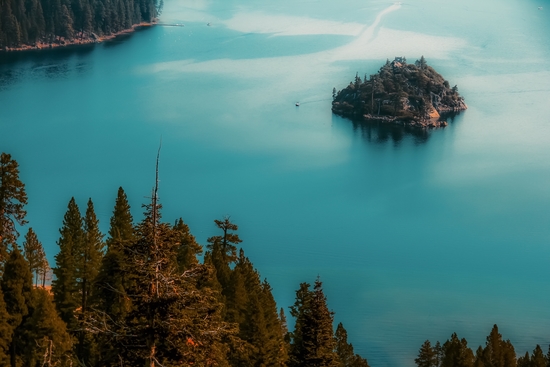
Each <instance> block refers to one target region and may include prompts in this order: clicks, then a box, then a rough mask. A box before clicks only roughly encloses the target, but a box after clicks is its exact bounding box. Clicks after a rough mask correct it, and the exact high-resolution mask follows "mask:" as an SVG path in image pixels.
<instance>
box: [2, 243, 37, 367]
mask: <svg viewBox="0 0 550 367" xmlns="http://www.w3.org/2000/svg"><path fill="white" fill-rule="evenodd" d="M1 288H2V293H3V294H4V302H5V304H6V311H7V313H8V314H9V317H8V322H9V325H10V327H11V330H12V341H11V344H10V365H11V366H12V367H16V366H19V365H20V364H22V363H23V364H24V360H23V353H24V346H25V341H26V339H25V337H24V327H23V326H24V323H25V321H26V320H27V318H28V317H29V314H30V312H31V310H32V308H33V298H32V274H31V272H30V270H29V264H28V263H27V261H26V260H25V258H24V257H23V255H21V253H20V252H19V249H18V248H17V247H15V248H14V249H13V250H12V251H11V253H10V255H9V257H8V259H7V260H6V263H5V267H4V274H3V276H2V283H1Z"/></svg>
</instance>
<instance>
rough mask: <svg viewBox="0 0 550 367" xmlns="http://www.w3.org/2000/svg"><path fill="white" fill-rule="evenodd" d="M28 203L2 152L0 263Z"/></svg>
mask: <svg viewBox="0 0 550 367" xmlns="http://www.w3.org/2000/svg"><path fill="white" fill-rule="evenodd" d="M5 3H9V2H4V4H5ZM4 14H5V13H4ZM0 16H2V15H0ZM26 204H27V193H26V192H25V185H24V184H23V182H21V180H20V179H19V165H18V163H17V161H15V160H14V159H12V158H11V155H9V154H6V153H2V154H1V155H0V264H1V263H3V262H4V261H5V260H6V258H7V255H8V250H9V249H10V247H15V246H17V244H16V240H17V238H18V237H19V233H18V232H17V228H16V224H19V225H25V224H26V223H27V221H26V220H25V216H26V215H27V212H26V211H25V210H24V207H25V205H26Z"/></svg>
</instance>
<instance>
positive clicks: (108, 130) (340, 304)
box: [0, 0, 550, 366]
mask: <svg viewBox="0 0 550 367" xmlns="http://www.w3.org/2000/svg"><path fill="white" fill-rule="evenodd" d="M538 6H543V10H542V11H541V10H538V9H537V7H538ZM161 23H164V24H165V25H160V26H156V27H153V28H151V29H145V30H141V31H139V32H136V33H135V34H133V35H131V36H129V37H124V38H121V39H117V40H116V41H114V42H110V43H105V44H101V45H92V46H89V47H81V48H67V49H63V50H52V51H43V52H25V53H16V54H1V55H0V150H1V151H4V152H8V153H11V154H12V156H13V157H14V158H15V159H16V160H17V161H18V162H19V164H20V169H21V178H22V180H23V181H24V182H25V183H26V185H27V193H28V195H29V205H28V206H27V210H28V213H29V215H28V219H29V221H30V226H32V227H33V229H35V231H36V232H37V234H38V236H39V238H40V240H41V241H42V242H43V244H44V245H45V247H46V250H47V252H48V256H49V258H50V261H51V262H52V263H53V255H54V254H55V253H56V251H57V248H56V244H55V242H56V240H57V239H58V236H59V235H58V232H57V229H58V228H59V227H60V226H61V222H62V218H63V214H64V212H65V209H66V205H67V203H68V201H69V199H70V198H71V196H75V198H76V199H77V202H78V203H79V205H80V206H81V209H82V210H84V207H85V204H86V200H87V199H88V197H91V198H92V199H93V200H94V203H95V206H96V211H97V213H98V216H99V218H100V220H101V221H102V228H103V229H104V230H105V231H106V230H107V227H108V222H109V218H110V215H111V211H112V207H113V205H114V199H115V197H116V192H117V188H118V186H122V187H124V189H125V190H126V192H127V194H128V196H129V199H130V202H131V204H132V208H133V213H134V217H135V218H136V219H139V218H140V217H141V214H140V213H141V209H140V205H141V204H142V203H143V202H145V201H147V199H146V197H147V196H150V192H151V191H150V190H151V187H152V185H153V184H154V182H153V181H154V163H155V156H156V151H157V148H158V145H159V141H160V139H161V138H162V153H161V162H160V177H161V182H160V190H161V191H160V195H161V199H162V202H163V204H164V212H163V214H164V219H165V220H167V221H174V220H175V219H176V218H178V217H180V216H182V217H183V219H184V221H185V222H186V223H188V224H189V225H190V227H191V230H192V232H193V233H194V234H195V235H196V236H197V238H198V239H199V241H200V242H201V243H203V244H204V243H205V242H206V238H207V237H208V236H211V235H213V234H214V233H215V226H214V224H213V219H216V218H221V217H222V216H224V215H231V219H232V220H233V221H234V222H236V223H237V224H238V225H239V227H240V228H239V234H240V236H241V238H242V239H243V240H244V242H243V244H242V245H243V247H244V249H245V251H246V254H247V255H248V256H249V257H250V258H251V260H252V261H253V263H254V264H255V266H256V267H257V268H258V269H259V271H260V272H261V274H262V276H263V277H267V279H268V281H269V282H270V283H271V285H272V286H273V288H274V294H275V297H276V300H277V302H278V304H279V306H281V307H285V308H286V307H287V306H289V305H291V304H292V303H293V298H294V290H295V289H297V288H298V284H299V283H300V282H303V281H309V282H313V281H314V279H315V277H316V276H317V275H320V276H321V279H322V280H323V282H324V286H325V290H326V294H327V296H328V301H329V306H330V307H331V308H332V309H333V310H334V311H335V312H336V316H335V320H336V322H340V321H341V322H343V323H344V326H345V327H346V328H347V330H348V332H349V337H350V341H351V342H352V343H353V345H354V346H355V348H356V351H357V352H359V353H361V354H362V355H363V356H365V357H366V358H367V359H368V360H369V362H370V364H371V365H372V366H386V365H387V366H412V365H414V358H415V356H416V354H417V351H418V349H419V347H420V345H421V344H422V342H423V341H424V340H426V339H430V340H432V342H435V341H436V340H440V341H441V342H443V341H445V340H446V339H447V338H449V337H450V335H451V333H452V332H455V331H456V332H457V333H458V335H459V337H465V338H466V339H467V340H468V341H469V345H470V346H471V347H473V348H477V346H478V345H479V344H482V343H484V339H485V336H486V335H487V334H488V333H489V331H490V329H491V327H492V325H493V324H494V323H497V324H498V325H499V327H500V331H501V333H502V334H503V336H504V338H509V339H510V340H511V341H512V343H513V344H514V345H515V346H516V351H517V352H518V354H523V353H524V352H525V351H526V350H529V351H531V350H532V349H533V348H534V347H535V345H536V344H537V343H538V344H541V345H547V344H548V343H549V342H550V332H549V331H548V329H549V328H548V325H549V324H550V313H549V312H548V310H549V309H550V292H549V285H548V279H550V270H549V269H550V267H548V261H549V259H550V246H549V244H550V225H549V219H550V190H549V189H548V188H549V187H550V170H549V168H550V160H549V157H550V147H549V144H548V141H549V139H550V62H549V60H550V47H549V46H550V41H549V39H548V34H550V2H549V1H548V0H538V1H534V0H528V1H519V0H517V1H516V0H511V1H509V2H506V4H503V3H502V2H497V1H494V0H488V1H485V2H482V3H480V2H478V1H470V0H467V1H463V2H460V3H456V2H451V1H435V0H420V1H415V2H407V1H405V2H402V3H401V4H400V5H399V4H393V3H391V2H385V1H368V2H365V1H356V0H352V1H350V2H348V3H347V4H346V5H345V6H344V5H342V4H337V3H334V2H330V1H325V0H310V1H300V2H291V1H287V0H282V1H279V2H277V3H273V4H263V3H262V4H260V3H256V2H252V1H247V0H241V1H224V2H222V3H219V2H214V1H209V0H167V1H166V4H165V9H164V12H163V14H162V16H161ZM207 23H210V26H207V25H206V24H207ZM174 24H184V26H169V25H174ZM402 55H404V56H406V57H407V59H408V61H409V62H412V61H414V60H415V59H417V58H420V56H421V55H424V56H425V57H426V59H427V61H428V63H429V64H430V65H432V66H433V67H434V68H435V69H436V70H438V71H439V72H440V73H441V74H442V75H444V76H445V78H447V79H448V80H449V81H450V83H451V85H454V84H457V85H458V87H459V91H460V93H461V94H462V95H463V96H464V97H465V99H466V102H467V104H468V106H469V109H468V110H467V111H466V112H465V113H462V114H460V115H459V116H457V117H455V118H454V119H453V120H452V122H451V123H450V125H449V126H448V127H447V128H444V129H439V130H433V131H429V132H427V133H425V134H409V133H406V132H403V131H401V130H392V129H380V128H378V127H376V126H362V125H357V124H354V123H352V122H351V121H348V120H345V119H342V118H340V117H338V116H333V115H332V114H331V111H330V102H331V91H332V88H333V87H336V88H337V89H341V88H343V87H345V86H346V85H347V84H348V83H349V81H350V80H352V79H353V77H354V76H355V73H356V72H358V73H359V74H360V75H363V74H372V73H374V72H376V71H377V70H378V68H379V67H380V66H381V65H382V64H383V63H384V62H385V61H386V59H387V58H389V59H393V57H395V56H402ZM296 101H300V102H301V105H300V107H299V108H296V107H295V106H294V103H295V102H296Z"/></svg>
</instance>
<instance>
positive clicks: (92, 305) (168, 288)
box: [0, 153, 368, 367]
mask: <svg viewBox="0 0 550 367" xmlns="http://www.w3.org/2000/svg"><path fill="white" fill-rule="evenodd" d="M26 202H27V197H26V194H25V185H24V184H23V183H22V182H21V181H20V180H19V168H18V164H17V162H16V161H15V160H14V159H12V158H11V156H10V155H9V154H5V153H2V155H1V156H0V244H1V246H0V255H2V256H1V257H0V366H11V367H19V366H28V367H39V366H40V367H45V366H47V367H53V366H58V367H69V366H88V367H90V366H96V367H105V366H121V367H136V366H145V367H153V366H154V367H160V366H165V367H176V366H204V367H206V366H220V367H224V366H225V367H229V366H258V367H260V366H289V367H302V366H327V367H328V366H332V367H368V364H367V361H366V360H365V359H363V358H361V357H360V356H358V355H356V354H355V353H354V350H353V346H352V345H351V343H349V342H348V340H347V332H346V330H345V329H344V327H343V326H342V324H339V325H338V328H337V330H336V332H335V331H334V328H333V321H334V313H333V312H330V311H329V309H328V305H327V300H326V297H325V296H324V293H323V289H322V283H321V282H320V280H319V279H317V281H316V282H315V285H314V287H313V289H310V285H309V284H307V283H302V284H301V285H300V288H299V290H298V291H297V292H296V303H295V304H294V306H292V307H291V315H292V316H294V317H295V318H296V326H295V328H294V331H289V330H287V323H286V317H285V313H284V311H283V309H282V308H281V309H280V310H279V308H278V307H277V304H276V302H275V300H274V298H273V294H272V291H271V286H270V285H269V283H268V282H267V280H265V279H264V280H262V279H261V276H260V273H259V272H258V270H256V269H255V268H254V266H253V264H252V262H251V261H250V259H248V258H247V257H246V256H245V253H244V250H242V249H237V245H238V244H239V243H241V242H242V241H241V239H240V238H239V235H238V233H237V230H238V226H237V225H236V224H234V223H232V222H231V221H230V218H228V217H227V218H224V219H222V220H215V221H214V222H215V225H216V227H217V232H218V233H216V234H215V235H214V236H212V237H210V238H209V239H208V245H207V246H206V251H205V253H204V256H202V255H203V250H204V249H203V247H202V246H201V245H200V244H198V243H197V241H196V240H195V237H194V236H193V235H192V234H191V233H190V230H189V227H188V226H187V225H186V224H185V223H184V222H183V220H182V219H178V220H176V221H175V222H174V223H173V224H172V223H167V222H164V221H163V220H162V210H161V209H162V205H161V204H160V202H159V200H158V197H157V190H156V187H155V190H154V193H153V195H152V198H151V200H150V202H148V203H146V204H145V205H143V208H144V217H143V219H142V220H141V221H140V222H138V223H135V222H134V219H133V218H132V215H131V213H130V205H129V203H128V199H127V197H126V194H125V193H124V190H123V189H122V188H119V190H118V196H117V199H116V202H115V205H114V209H113V215H112V217H111V221H110V228H109V231H108V234H107V236H106V238H105V236H104V235H103V234H102V233H101V231H100V230H99V222H98V219H97V217H96V214H95V210H94V205H93V203H92V200H91V199H89V200H88V201H87V205H86V210H85V211H84V213H82V212H81V210H80V209H79V207H78V205H77V202H76V200H75V199H74V198H72V199H71V200H70V201H69V203H68V205H67V211H66V213H65V216H64V217H63V220H62V224H61V229H60V230H59V233H60V236H59V240H58V242H57V243H58V245H59V252H58V253H57V254H56V256H55V262H56V264H55V267H54V268H53V274H54V275H55V277H54V279H53V282H52V286H51V288H50V289H48V288H47V287H45V286H44V282H43V279H44V277H42V274H44V273H48V272H49V270H50V269H49V265H48V262H47V259H46V258H45V257H44V252H43V248H42V244H41V243H40V241H39V240H38V236H37V234H36V233H35V232H34V231H33V230H32V229H31V228H29V229H28V232H27V235H26V236H25V242H24V244H23V247H24V251H23V253H22V252H21V251H20V249H19V245H18V242H17V238H18V237H19V233H18V232H17V230H16V227H15V226H13V225H12V224H13V223H14V221H16V222H18V223H21V224H25V223H26V222H25V217H26V212H25V210H24V206H25V204H26ZM33 274H34V276H33ZM33 277H34V278H35V280H34V282H33ZM40 278H42V281H40ZM33 283H34V284H33Z"/></svg>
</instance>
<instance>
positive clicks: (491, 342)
mask: <svg viewBox="0 0 550 367" xmlns="http://www.w3.org/2000/svg"><path fill="white" fill-rule="evenodd" d="M481 360H482V362H483V365H484V366H485V367H516V364H517V361H516V352H515V350H514V346H513V345H512V343H510V341H509V340H506V341H504V340H502V335H501V334H500V333H499V332H498V326H497V325H494V326H493V329H492V330H491V333H490V334H489V335H488V336H487V342H486V344H485V348H483V354H482V358H481Z"/></svg>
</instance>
